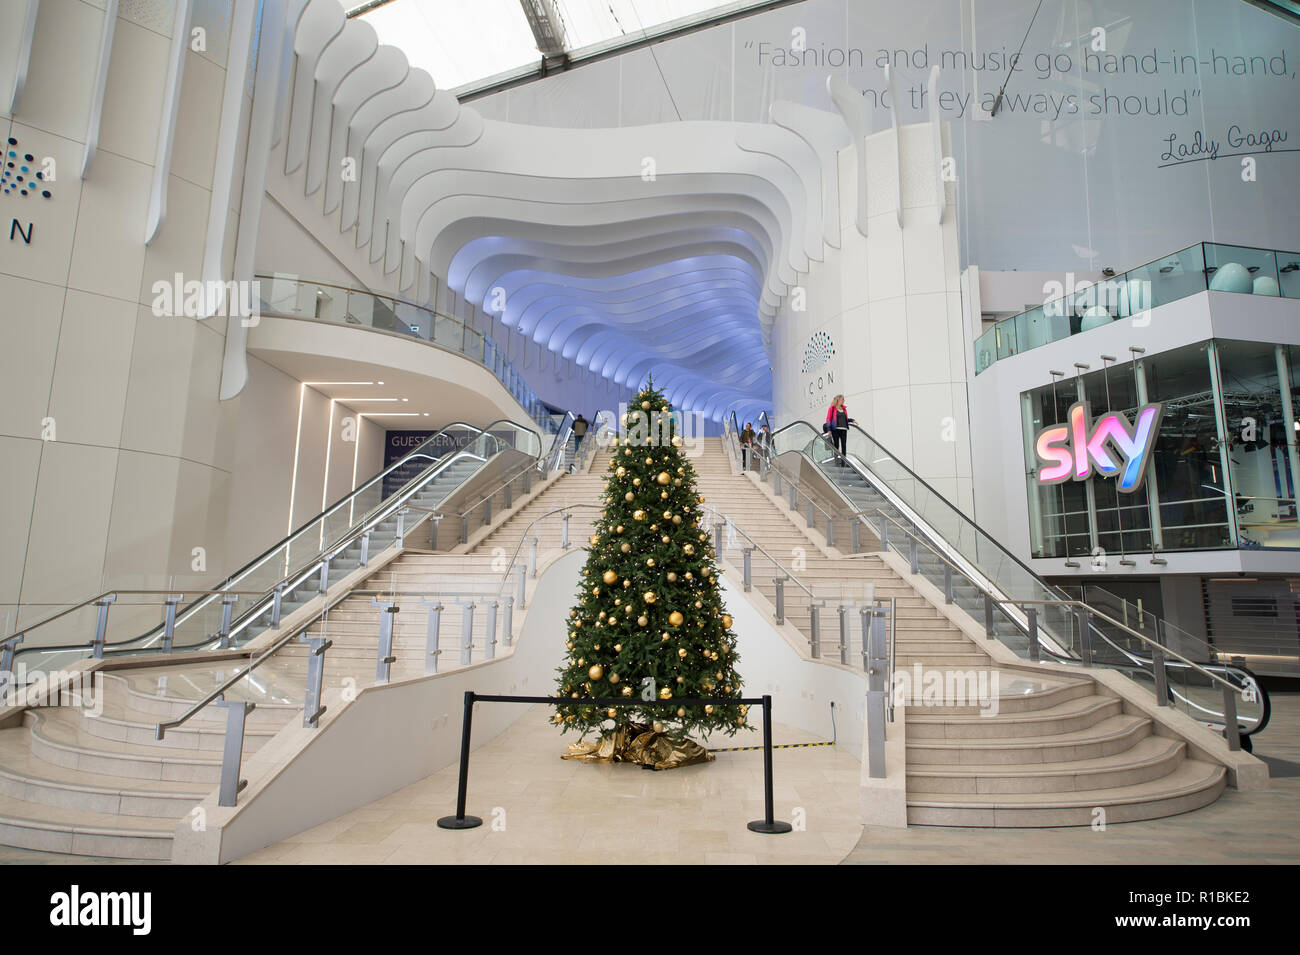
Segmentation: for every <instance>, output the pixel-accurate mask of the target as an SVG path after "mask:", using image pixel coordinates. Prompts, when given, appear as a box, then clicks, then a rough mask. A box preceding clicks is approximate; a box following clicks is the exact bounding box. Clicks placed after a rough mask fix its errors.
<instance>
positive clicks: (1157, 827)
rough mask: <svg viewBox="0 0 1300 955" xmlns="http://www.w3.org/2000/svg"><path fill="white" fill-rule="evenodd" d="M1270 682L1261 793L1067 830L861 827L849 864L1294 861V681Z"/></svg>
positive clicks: (1297, 764) (1298, 833)
mask: <svg viewBox="0 0 1300 955" xmlns="http://www.w3.org/2000/svg"><path fill="white" fill-rule="evenodd" d="M1294 687H1295V681H1289V683H1288V682H1274V683H1273V684H1271V685H1270V686H1269V694H1270V697H1271V700H1272V704H1273V716H1272V719H1271V720H1270V722H1269V725H1268V726H1267V727H1265V729H1264V731H1263V732H1262V733H1260V735H1259V737H1258V738H1257V739H1256V742H1255V755H1256V756H1260V757H1263V758H1265V759H1266V760H1267V761H1268V762H1269V772H1270V774H1271V775H1272V777H1273V778H1272V779H1271V780H1270V785H1269V788H1268V789H1267V790H1265V791H1263V792H1248V793H1240V792H1237V791H1236V790H1235V789H1232V788H1229V789H1228V790H1227V791H1226V792H1225V793H1224V794H1223V796H1222V797H1221V798H1220V799H1219V800H1218V801H1217V802H1215V803H1214V804H1213V805H1210V806H1206V807H1205V808H1204V809H1198V810H1197V811H1196V812H1190V813H1186V814H1185V815H1181V816H1169V817H1167V818H1165V819H1155V820H1151V821H1150V822H1130V823H1121V824H1119V825H1113V826H1110V827H1108V828H1107V829H1106V830H1105V831H1104V832H1102V831H1094V830H1092V829H1088V828H1065V829H947V828H935V827H927V826H914V827H912V828H909V829H905V830H899V829H879V828H874V827H872V828H868V829H866V830H864V831H863V834H862V840H861V841H860V842H859V843H858V845H857V847H856V848H855V849H854V850H853V851H852V852H851V853H849V856H848V858H847V859H845V860H844V861H845V862H846V863H850V864H863V865H872V864H917V863H937V864H954V863H956V864H961V863H984V864H995V865H996V864H1017V863H1037V864H1044V863H1046V864H1061V865H1073V864H1081V865H1087V864H1110V865H1126V864H1147V863H1152V862H1159V863H1169V864H1175V865H1177V864H1220V865H1233V864H1242V863H1245V864H1262V863H1291V864H1295V863H1297V862H1300V689H1295V688H1294Z"/></svg>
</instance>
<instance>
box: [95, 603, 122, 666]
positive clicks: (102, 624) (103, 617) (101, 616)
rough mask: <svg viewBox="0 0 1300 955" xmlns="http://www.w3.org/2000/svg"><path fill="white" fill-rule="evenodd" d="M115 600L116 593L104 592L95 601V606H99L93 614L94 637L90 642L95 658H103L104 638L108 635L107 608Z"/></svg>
mask: <svg viewBox="0 0 1300 955" xmlns="http://www.w3.org/2000/svg"><path fill="white" fill-rule="evenodd" d="M115 600H117V594H105V595H104V596H102V597H100V598H99V599H98V600H96V601H95V606H97V607H98V608H99V613H98V614H96V616H95V638H94V641H93V644H92V646H93V647H94V650H93V651H92V653H93V656H94V658H95V659H96V660H102V659H103V658H104V640H105V639H106V638H107V636H108V608H109V606H110V605H111V604H112V603H113V601H115Z"/></svg>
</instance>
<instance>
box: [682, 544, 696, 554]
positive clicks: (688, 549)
mask: <svg viewBox="0 0 1300 955" xmlns="http://www.w3.org/2000/svg"><path fill="white" fill-rule="evenodd" d="M682 550H683V551H685V552H686V553H687V554H694V553H695V545H694V544H687V545H686V546H685V547H683V548H682Z"/></svg>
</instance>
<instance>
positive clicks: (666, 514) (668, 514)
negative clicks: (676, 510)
mask: <svg viewBox="0 0 1300 955" xmlns="http://www.w3.org/2000/svg"><path fill="white" fill-rule="evenodd" d="M672 516H673V512H672V511H664V520H666V521H667V520H671V519H672Z"/></svg>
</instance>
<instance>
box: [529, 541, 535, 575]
mask: <svg viewBox="0 0 1300 955" xmlns="http://www.w3.org/2000/svg"><path fill="white" fill-rule="evenodd" d="M528 576H529V577H536V576H537V538H536V537H530V538H528Z"/></svg>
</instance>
